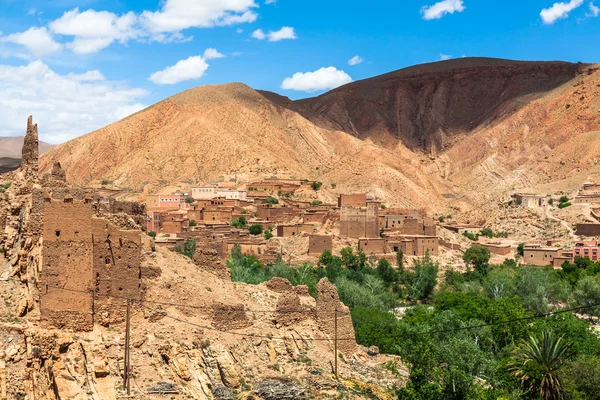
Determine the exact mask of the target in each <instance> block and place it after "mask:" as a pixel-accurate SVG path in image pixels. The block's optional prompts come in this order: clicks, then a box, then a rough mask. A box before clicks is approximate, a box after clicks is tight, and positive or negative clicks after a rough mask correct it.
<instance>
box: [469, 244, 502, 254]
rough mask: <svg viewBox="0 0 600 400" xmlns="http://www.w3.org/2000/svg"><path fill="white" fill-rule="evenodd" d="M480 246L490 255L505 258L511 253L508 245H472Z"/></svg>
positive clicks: (474, 245)
mask: <svg viewBox="0 0 600 400" xmlns="http://www.w3.org/2000/svg"><path fill="white" fill-rule="evenodd" d="M476 246H481V247H485V248H486V249H488V250H489V251H490V253H492V254H497V255H499V256H507V255H509V254H511V253H512V248H511V246H510V245H508V244H500V243H473V245H472V247H476Z"/></svg>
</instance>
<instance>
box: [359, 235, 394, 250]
mask: <svg viewBox="0 0 600 400" xmlns="http://www.w3.org/2000/svg"><path fill="white" fill-rule="evenodd" d="M358 248H359V249H360V250H362V251H364V252H365V253H366V254H371V253H374V254H385V253H387V252H388V246H387V243H386V240H385V239H383V238H378V239H359V240H358Z"/></svg>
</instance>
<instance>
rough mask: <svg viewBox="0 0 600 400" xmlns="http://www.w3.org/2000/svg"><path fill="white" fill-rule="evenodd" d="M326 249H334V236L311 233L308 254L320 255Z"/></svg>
mask: <svg viewBox="0 0 600 400" xmlns="http://www.w3.org/2000/svg"><path fill="white" fill-rule="evenodd" d="M325 250H329V251H332V250H333V236H331V235H310V236H309V237H308V254H311V255H318V254H321V253H323V252H324V251H325Z"/></svg>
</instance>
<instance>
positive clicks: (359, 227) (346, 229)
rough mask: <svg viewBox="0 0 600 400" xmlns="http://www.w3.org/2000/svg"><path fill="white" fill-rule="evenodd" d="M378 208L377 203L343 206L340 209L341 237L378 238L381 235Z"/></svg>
mask: <svg viewBox="0 0 600 400" xmlns="http://www.w3.org/2000/svg"><path fill="white" fill-rule="evenodd" d="M377 215H378V209H377V206H376V204H374V203H369V204H367V207H363V208H355V207H342V208H341V210H340V237H342V238H354V239H360V238H377V237H379V222H378V217H377Z"/></svg>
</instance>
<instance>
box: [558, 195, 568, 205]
mask: <svg viewBox="0 0 600 400" xmlns="http://www.w3.org/2000/svg"><path fill="white" fill-rule="evenodd" d="M568 201H569V198H568V197H567V196H560V199H558V202H559V203H560V204H562V203H566V202H568Z"/></svg>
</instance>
